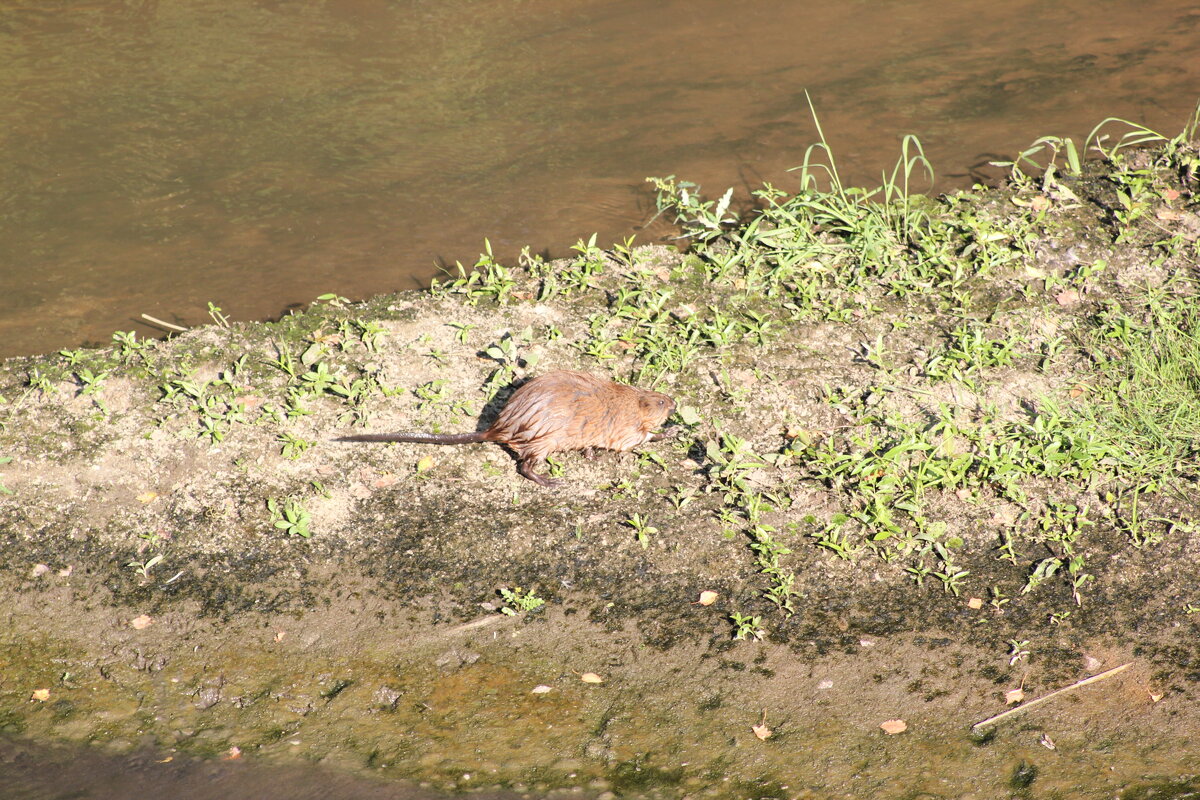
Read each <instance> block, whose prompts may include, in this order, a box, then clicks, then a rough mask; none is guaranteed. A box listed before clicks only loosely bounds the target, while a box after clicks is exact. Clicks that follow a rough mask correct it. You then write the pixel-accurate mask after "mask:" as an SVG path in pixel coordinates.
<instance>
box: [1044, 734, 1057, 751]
mask: <svg viewBox="0 0 1200 800" xmlns="http://www.w3.org/2000/svg"><path fill="white" fill-rule="evenodd" d="M1042 747H1044V748H1046V749H1047V750H1053V749H1054V740H1053V739H1051V738H1050V734H1048V733H1043V734H1042Z"/></svg>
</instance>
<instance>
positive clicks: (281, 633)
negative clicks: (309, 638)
mask: <svg viewBox="0 0 1200 800" xmlns="http://www.w3.org/2000/svg"><path fill="white" fill-rule="evenodd" d="M285 636H287V631H275V641H277V642H282V641H283V637H285Z"/></svg>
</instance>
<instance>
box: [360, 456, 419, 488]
mask: <svg viewBox="0 0 1200 800" xmlns="http://www.w3.org/2000/svg"><path fill="white" fill-rule="evenodd" d="M417 472H421V464H420V463H419V462H418V463H417ZM398 480H400V479H399V478H397V477H396V476H395V475H394V474H392V473H390V472H389V473H388V474H386V475H380V476H379V477H378V478H376V479H375V480H373V481H371V488H372V489H384V488H386V487H388V486H391V485H392V484H394V483H395V482H396V481H398Z"/></svg>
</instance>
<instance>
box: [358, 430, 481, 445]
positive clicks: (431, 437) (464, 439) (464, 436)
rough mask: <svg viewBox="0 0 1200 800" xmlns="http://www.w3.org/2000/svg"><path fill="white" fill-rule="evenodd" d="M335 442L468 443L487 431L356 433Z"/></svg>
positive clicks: (479, 437)
mask: <svg viewBox="0 0 1200 800" xmlns="http://www.w3.org/2000/svg"><path fill="white" fill-rule="evenodd" d="M334 441H335V442H416V443H418V444H470V443H472V442H486V441H487V431H475V432H473V433H358V434H355V435H353V436H339V437H338V438H337V439H334Z"/></svg>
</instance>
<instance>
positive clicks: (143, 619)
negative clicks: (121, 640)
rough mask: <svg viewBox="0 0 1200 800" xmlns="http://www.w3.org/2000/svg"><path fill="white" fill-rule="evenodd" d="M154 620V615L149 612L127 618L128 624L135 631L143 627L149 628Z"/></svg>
mask: <svg viewBox="0 0 1200 800" xmlns="http://www.w3.org/2000/svg"><path fill="white" fill-rule="evenodd" d="M153 622H154V617H152V616H150V615H149V614H142V615H141V616H140V617H134V618H133V619H131V620H129V626H130V627H131V628H133V629H134V630H135V631H140V630H142V629H144V628H149V627H150V625H151V624H153Z"/></svg>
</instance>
